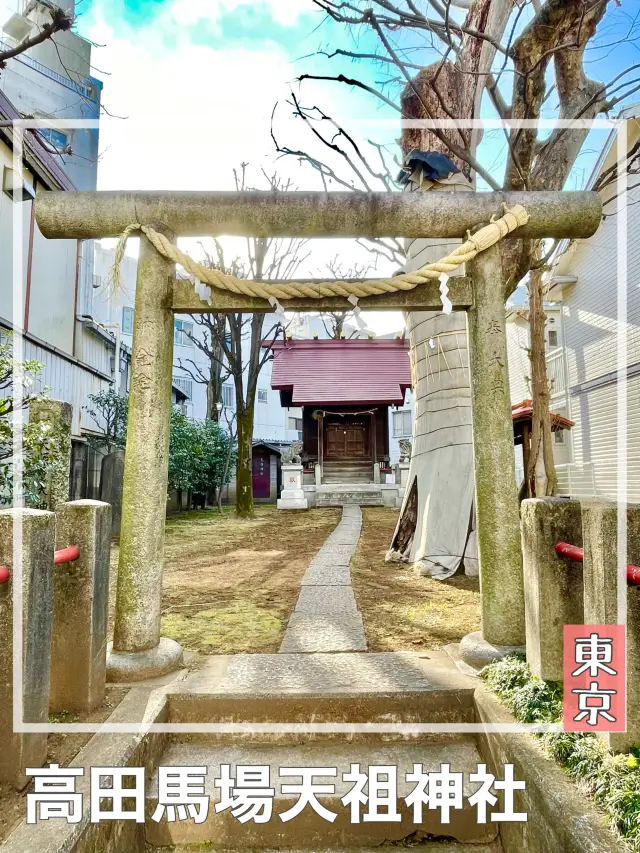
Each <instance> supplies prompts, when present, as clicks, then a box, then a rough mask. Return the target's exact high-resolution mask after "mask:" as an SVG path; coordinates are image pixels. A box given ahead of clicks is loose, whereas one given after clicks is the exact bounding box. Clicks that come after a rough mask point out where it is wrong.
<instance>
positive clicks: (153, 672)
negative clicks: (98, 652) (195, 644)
mask: <svg viewBox="0 0 640 853" xmlns="http://www.w3.org/2000/svg"><path fill="white" fill-rule="evenodd" d="M182 663H183V657H182V646H181V645H179V643H176V642H175V640H170V639H169V638H168V637H160V642H159V643H158V645H157V646H156V647H155V648H153V649H147V650H146V651H144V652H114V651H113V643H109V645H108V646H107V681H108V682H111V683H112V684H113V683H119V682H125V683H129V682H131V681H146V680H147V679H148V678H158V677H159V676H161V675H167V674H168V673H170V672H175V670H176V669H180V667H181V666H182Z"/></svg>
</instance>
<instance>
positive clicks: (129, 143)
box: [88, 0, 400, 331]
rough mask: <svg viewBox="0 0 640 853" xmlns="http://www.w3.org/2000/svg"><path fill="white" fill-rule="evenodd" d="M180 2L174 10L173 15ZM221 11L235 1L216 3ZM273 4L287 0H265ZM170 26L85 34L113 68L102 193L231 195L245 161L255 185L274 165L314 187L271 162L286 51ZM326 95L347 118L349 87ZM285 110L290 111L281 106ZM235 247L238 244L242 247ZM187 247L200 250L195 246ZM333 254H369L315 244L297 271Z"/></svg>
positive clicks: (332, 243)
mask: <svg viewBox="0 0 640 853" xmlns="http://www.w3.org/2000/svg"><path fill="white" fill-rule="evenodd" d="M182 2H183V0H178V2H177V3H176V4H174V7H173V11H172V13H171V14H172V15H173V14H174V13H175V9H176V7H177V6H179V5H180V3H182ZM187 5H188V6H194V7H196V6H200V7H201V9H202V10H204V8H205V6H206V7H207V9H208V11H209V14H208V15H207V18H209V16H210V14H211V7H212V5H215V4H214V3H212V2H211V0H202V2H200V0H197V2H196V0H189V2H188V4H187ZM217 5H218V6H219V7H222V6H229V7H232V6H233V5H238V4H237V2H235V0H217ZM271 5H273V7H274V8H275V7H278V6H288V5H289V3H288V0H287V2H286V3H280V2H279V0H271ZM291 5H292V6H298V5H301V4H298V3H297V2H296V3H292V4H291ZM305 5H306V4H305ZM306 7H307V8H308V6H307V5H306ZM282 14H284V13H282ZM289 14H292V13H289ZM172 21H173V19H172V18H171V17H169V16H167V15H160V16H158V17H156V18H155V19H153V20H152V21H151V22H150V23H149V25H148V26H146V27H145V28H144V30H140V29H137V30H134V29H128V28H125V27H122V26H120V25H118V27H117V28H116V27H115V26H112V25H111V22H110V21H109V20H108V18H106V17H103V18H102V19H99V20H98V21H97V22H96V24H95V26H94V27H93V28H92V30H91V31H90V32H89V33H88V36H89V37H90V38H91V39H92V40H94V41H95V42H96V43H98V44H104V45H106V46H105V47H104V48H101V49H99V50H97V49H94V57H93V59H94V62H95V64H96V65H97V66H98V67H100V68H104V69H106V70H107V71H109V72H110V76H106V77H105V78H104V91H103V103H104V105H105V107H106V109H107V110H108V111H109V113H110V114H111V115H104V116H103V118H102V119H101V128H100V136H101V150H102V152H103V153H102V156H101V161H100V165H99V171H98V185H99V189H123V190H144V189H166V190H177V189H183V190H220V189H232V188H233V174H232V170H233V168H234V167H237V166H239V164H240V163H241V162H243V161H246V162H249V163H250V166H251V174H252V176H254V179H255V181H256V182H259V180H260V177H261V176H260V168H261V167H262V166H264V168H265V169H266V170H267V171H268V172H269V171H272V170H273V169H274V168H277V169H278V171H279V173H280V174H282V175H284V176H287V177H291V178H292V180H293V182H294V184H295V185H296V186H297V187H299V188H300V189H318V188H319V184H318V181H317V178H316V177H315V175H314V174H313V172H312V171H311V170H308V169H304V168H301V167H300V166H299V164H298V162H297V160H295V159H294V158H285V159H281V160H279V161H278V162H277V165H274V163H275V149H274V147H273V143H272V141H271V139H270V135H269V131H270V122H271V112H272V109H273V105H274V103H275V102H276V100H280V101H282V100H284V99H285V98H286V96H287V93H288V84H289V82H290V81H291V80H292V79H294V78H295V76H296V74H297V73H299V71H298V69H297V68H296V67H294V65H293V63H292V62H291V60H290V58H289V57H288V55H287V53H286V51H285V49H284V48H283V47H282V46H279V45H277V44H275V43H274V44H270V45H269V46H268V47H263V48H259V49H255V50H248V49H246V48H244V47H243V46H242V45H241V44H238V43H228V44H227V46H225V47H222V48H221V47H216V48H215V49H214V48H212V47H209V46H206V45H202V44H193V43H192V41H191V40H190V30H189V28H188V27H186V26H185V27H184V28H176V26H175V23H173V22H172ZM168 35H171V36H172V37H173V38H172V39H171V38H168ZM134 38H136V41H134V40H133V39H134ZM330 97H333V99H334V100H333V103H332V105H331V106H332V109H333V108H334V107H335V109H336V110H337V111H339V112H341V113H342V114H343V115H348V114H349V109H350V103H349V99H350V98H351V97H352V96H351V95H350V93H349V92H348V91H347V90H346V89H345V90H344V91H343V90H342V89H336V90H335V91H332V92H331V93H330ZM282 111H283V115H286V114H287V112H290V110H287V108H286V107H284V106H283V108H282ZM112 116H123V117H125V118H124V119H121V118H114V117H112ZM288 124H289V125H291V126H290V127H287V128H286V129H285V130H283V131H281V136H282V138H283V140H284V141H286V142H287V144H289V145H291V146H292V147H296V146H302V145H303V144H306V142H307V140H308V135H307V132H306V131H305V129H304V127H302V126H301V125H302V123H301V122H300V121H292V122H289V123H288ZM233 244H234V248H235V246H237V245H238V244H239V241H238V242H236V241H233ZM189 248H190V249H195V250H196V251H197V246H194V244H193V243H192V242H191V241H190V245H189ZM230 251H233V250H232V249H231V248H230ZM337 253H339V254H340V257H341V259H342V261H343V266H344V267H345V268H348V267H349V266H350V265H351V264H352V263H353V262H354V261H355V260H356V259H357V260H360V261H362V260H363V259H365V258H368V255H366V253H364V250H361V249H359V248H358V247H356V246H355V242H354V241H344V240H318V241H314V243H313V254H312V257H311V258H310V259H309V261H307V262H306V264H305V268H303V269H301V274H302V275H309V276H317V275H322V274H325V273H326V270H325V268H324V266H325V264H326V262H327V261H328V260H330V259H331V258H332V257H333V256H334V255H336V254H337ZM381 272H384V273H386V272H389V270H384V271H381ZM387 318H388V319H387ZM399 325H400V320H399V317H398V315H396V316H395V317H394V318H393V320H391V319H390V318H389V315H385V317H384V319H383V320H382V323H378V322H376V323H375V327H376V329H378V330H385V331H388V330H390V329H391V328H398V327H399Z"/></svg>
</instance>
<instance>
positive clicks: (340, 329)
mask: <svg viewBox="0 0 640 853" xmlns="http://www.w3.org/2000/svg"><path fill="white" fill-rule="evenodd" d="M367 248H369V247H367ZM374 266H375V264H372V263H368V264H365V263H356V264H353V265H352V266H351V267H349V268H348V269H347V268H345V267H343V265H342V263H341V262H340V260H339V258H338V256H337V255H336V257H334V258H332V259H331V260H330V261H329V262H328V263H327V265H326V270H327V272H328V273H329V275H330V276H331V277H333V278H335V279H336V280H338V279H349V278H364V277H365V276H366V274H367V273H368V272H369V271H370V270H371V269H373V267H374ZM319 316H320V319H321V320H322V325H323V326H324V330H325V332H326V333H327V337H329V338H336V339H339V338H347V337H348V338H357V337H358V335H359V334H360V332H359V330H358V329H354V328H350V327H351V326H353V323H354V322H355V319H356V317H355V314H354V312H353V311H321V312H320V315H319ZM345 326H347V331H345Z"/></svg>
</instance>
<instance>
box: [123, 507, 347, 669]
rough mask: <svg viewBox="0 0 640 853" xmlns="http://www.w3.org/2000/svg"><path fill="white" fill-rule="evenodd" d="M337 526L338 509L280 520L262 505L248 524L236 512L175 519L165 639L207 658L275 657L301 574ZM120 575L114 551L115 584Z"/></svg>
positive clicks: (169, 537) (170, 531)
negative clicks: (248, 654)
mask: <svg viewBox="0 0 640 853" xmlns="http://www.w3.org/2000/svg"><path fill="white" fill-rule="evenodd" d="M339 519H340V511H339V510H338V509H320V510H313V511H312V512H296V513H283V512H280V513H279V512H277V511H276V508H275V507H274V506H264V505H263V506H258V507H256V511H255V518H253V519H250V520H246V521H245V520H239V519H237V518H236V517H235V515H234V514H233V510H232V509H230V510H227V511H226V512H225V513H224V514H223V515H220V514H219V513H218V512H217V511H216V510H205V511H197V512H185V513H180V514H177V515H174V516H172V517H171V518H169V519H168V520H167V531H166V542H165V552H164V561H165V570H164V584H163V596H162V612H163V616H162V633H163V635H164V636H168V637H172V638H173V639H175V640H177V641H178V642H179V643H181V644H182V645H183V646H184V647H185V648H186V649H190V650H193V651H197V652H201V653H204V654H237V653H239V652H277V651H278V648H279V646H280V643H281V641H282V636H283V634H284V629H285V626H286V623H287V621H288V620H289V616H290V615H291V612H292V611H293V608H294V606H295V603H296V599H297V597H298V592H299V589H300V581H301V579H302V575H303V574H304V570H305V569H306V567H307V565H308V563H309V562H310V561H311V559H312V558H313V556H314V555H315V554H316V552H317V551H318V550H319V549H320V547H321V546H322V544H323V542H324V540H325V539H326V537H327V536H328V535H329V533H330V532H331V531H332V530H333V528H334V527H335V526H336V524H337V523H338V521H339ZM116 570H117V547H114V549H113V554H112V577H115V572H116ZM112 591H113V594H115V580H113V581H112Z"/></svg>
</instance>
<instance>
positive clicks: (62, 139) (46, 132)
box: [40, 127, 69, 153]
mask: <svg viewBox="0 0 640 853" xmlns="http://www.w3.org/2000/svg"><path fill="white" fill-rule="evenodd" d="M40 135H41V136H44V138H45V139H46V140H47V142H48V143H49V145H51V146H53V147H54V148H55V149H56V150H57V151H58V152H59V153H62V152H63V151H64V150H65V148H66V147H67V145H68V144H69V135H68V134H67V133H64V132H63V131H62V130H55V129H54V128H52V127H41V128H40Z"/></svg>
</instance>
